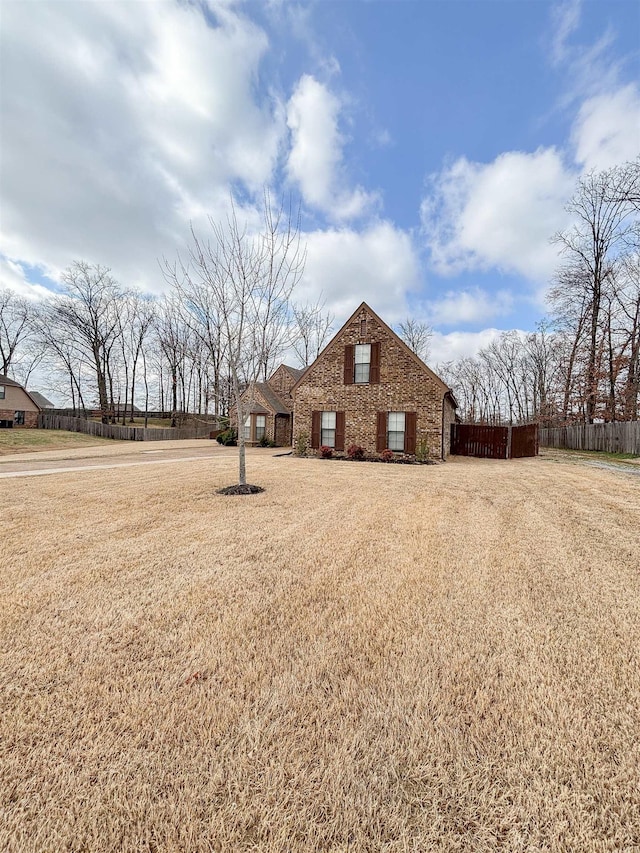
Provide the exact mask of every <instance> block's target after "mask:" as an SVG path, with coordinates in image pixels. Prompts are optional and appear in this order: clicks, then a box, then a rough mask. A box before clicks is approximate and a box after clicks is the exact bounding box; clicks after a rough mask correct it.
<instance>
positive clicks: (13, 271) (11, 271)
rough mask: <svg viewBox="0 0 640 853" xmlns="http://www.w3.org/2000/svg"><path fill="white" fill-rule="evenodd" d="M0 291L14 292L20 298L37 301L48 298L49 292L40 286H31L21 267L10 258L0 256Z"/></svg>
mask: <svg viewBox="0 0 640 853" xmlns="http://www.w3.org/2000/svg"><path fill="white" fill-rule="evenodd" d="M0 290H15V292H16V293H19V294H20V296H24V297H25V298H27V299H30V300H37V299H42V298H45V297H46V296H50V291H49V290H47V288H46V287H42V285H40V284H31V283H30V282H29V281H28V280H27V276H26V275H25V271H24V270H23V268H22V266H21V265H20V264H19V263H18V262H17V261H13V260H11V258H5V257H2V256H0Z"/></svg>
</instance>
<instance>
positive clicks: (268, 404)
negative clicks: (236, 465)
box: [243, 364, 304, 447]
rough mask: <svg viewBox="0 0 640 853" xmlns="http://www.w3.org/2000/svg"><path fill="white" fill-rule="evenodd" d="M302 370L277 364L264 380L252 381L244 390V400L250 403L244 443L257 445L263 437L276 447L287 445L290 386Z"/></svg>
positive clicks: (290, 399)
mask: <svg viewBox="0 0 640 853" xmlns="http://www.w3.org/2000/svg"><path fill="white" fill-rule="evenodd" d="M303 372H304V371H302V370H297V369H296V368H295V367H289V365H288V364H281V365H280V367H279V368H278V369H277V370H275V371H274V372H273V373H272V375H271V376H270V377H269V379H268V380H267V381H266V382H256V383H255V384H254V385H252V386H251V388H249V389H247V390H246V391H245V392H244V395H243V396H244V397H245V399H248V400H250V402H251V406H250V412H249V415H248V416H247V419H246V420H245V423H244V438H245V441H246V442H247V444H250V445H253V444H258V443H259V442H260V441H261V439H262V438H266V439H268V440H269V441H273V442H275V444H276V445H277V446H278V447H286V446H290V445H291V428H292V413H293V398H292V396H291V389H292V388H293V386H294V385H295V383H296V382H297V381H298V379H299V378H300V377H301V376H302V374H303Z"/></svg>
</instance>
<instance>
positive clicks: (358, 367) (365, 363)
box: [354, 344, 371, 384]
mask: <svg viewBox="0 0 640 853" xmlns="http://www.w3.org/2000/svg"><path fill="white" fill-rule="evenodd" d="M370 366H371V344H356V347H355V377H354V382H355V383H356V384H363V383H367V382H368V381H369V368H370Z"/></svg>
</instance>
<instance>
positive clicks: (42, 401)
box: [29, 391, 55, 409]
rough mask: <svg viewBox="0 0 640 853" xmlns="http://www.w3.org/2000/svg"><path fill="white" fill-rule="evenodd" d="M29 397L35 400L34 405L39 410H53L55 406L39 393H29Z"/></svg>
mask: <svg viewBox="0 0 640 853" xmlns="http://www.w3.org/2000/svg"><path fill="white" fill-rule="evenodd" d="M29 394H30V395H31V399H32V400H35V401H36V403H37V404H38V405H39V406H40V408H41V409H54V408H55V406H54V405H53V403H52V402H51V400H47V398H46V397H45V396H44V394H41V393H40V392H39V391H29Z"/></svg>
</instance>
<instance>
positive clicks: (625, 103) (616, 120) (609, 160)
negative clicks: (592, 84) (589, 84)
mask: <svg viewBox="0 0 640 853" xmlns="http://www.w3.org/2000/svg"><path fill="white" fill-rule="evenodd" d="M572 141H573V144H574V146H575V151H576V153H575V159H576V162H577V163H579V164H580V165H581V166H582V167H583V168H584V169H607V168H610V167H611V166H615V165H616V164H618V163H624V162H625V161H627V160H633V159H634V158H635V157H637V156H638V154H639V153H640V91H639V90H638V86H637V85H636V84H629V85H628V86H624V87H623V88H621V89H618V90H617V91H615V92H609V93H607V94H603V95H596V96H595V97H593V98H589V99H588V100H586V101H585V102H584V103H583V104H582V106H581V107H580V110H579V112H578V117H577V119H576V121H575V124H574V127H573V132H572Z"/></svg>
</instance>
